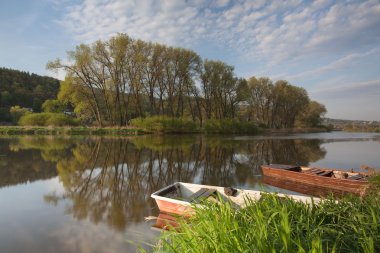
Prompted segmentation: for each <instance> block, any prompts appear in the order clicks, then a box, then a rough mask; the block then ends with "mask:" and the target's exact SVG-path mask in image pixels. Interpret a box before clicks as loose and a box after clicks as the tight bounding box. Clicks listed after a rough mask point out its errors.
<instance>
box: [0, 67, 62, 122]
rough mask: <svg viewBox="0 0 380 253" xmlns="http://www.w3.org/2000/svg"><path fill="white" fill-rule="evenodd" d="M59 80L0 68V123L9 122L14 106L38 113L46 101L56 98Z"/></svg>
mask: <svg viewBox="0 0 380 253" xmlns="http://www.w3.org/2000/svg"><path fill="white" fill-rule="evenodd" d="M58 90H59V80H57V79H55V78H52V77H47V76H39V75H36V74H30V73H28V72H23V71H18V70H13V69H7V68H0V122H4V121H10V116H9V108H10V107H11V106H14V105H19V106H21V107H26V108H32V109H33V111H37V112H38V111H40V110H41V105H42V103H43V102H44V101H45V100H46V99H53V98H56V96H57V93H58Z"/></svg>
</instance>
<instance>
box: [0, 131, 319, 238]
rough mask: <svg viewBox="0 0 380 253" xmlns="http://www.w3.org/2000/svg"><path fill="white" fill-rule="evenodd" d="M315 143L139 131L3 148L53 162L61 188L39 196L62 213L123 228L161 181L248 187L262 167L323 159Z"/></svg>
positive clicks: (148, 203) (139, 216)
mask: <svg viewBox="0 0 380 253" xmlns="http://www.w3.org/2000/svg"><path fill="white" fill-rule="evenodd" d="M320 144H321V142H320V141H319V140H305V139H304V140H302V139H300V140H297V139H284V140H280V139H249V140H235V139H233V138H220V137H205V136H142V137H134V138H102V137H98V138H74V139H65V138H50V139H46V138H45V139H44V138H37V139H36V138H21V139H15V140H12V141H11V143H10V146H11V147H12V148H13V149H17V150H24V151H25V152H27V151H28V150H36V149H37V150H40V152H41V156H40V158H39V160H41V161H44V162H45V163H49V164H56V171H57V172H58V176H59V179H60V181H61V182H62V184H63V186H64V189H65V193H64V194H63V195H57V194H50V195H48V196H45V201H47V202H49V203H51V204H53V205H56V204H57V203H59V202H60V201H64V202H65V205H66V206H67V210H66V212H67V213H69V214H71V215H73V217H75V218H76V219H79V220H81V219H90V220H91V221H92V222H94V223H99V222H102V223H103V222H104V223H107V224H108V225H109V226H110V227H112V228H114V229H116V230H119V231H123V230H125V228H126V227H127V226H128V224H130V223H133V222H141V221H142V220H143V219H144V217H145V216H148V215H155V214H157V210H155V204H154V202H153V201H152V200H151V198H150V194H151V193H152V192H154V191H156V190H158V189H160V188H162V187H164V186H166V185H168V184H171V183H173V182H175V181H184V182H196V183H202V184H210V185H221V186H227V185H229V186H237V187H242V186H243V187H244V186H248V187H249V186H252V185H253V184H256V183H257V182H259V181H260V180H261V177H260V176H261V174H262V173H261V169H260V166H261V165H262V164H267V163H285V164H289V163H293V164H295V163H298V164H302V165H307V164H308V163H309V162H314V161H317V160H319V159H321V158H323V157H324V156H325V153H326V152H325V151H324V150H323V149H321V148H320ZM0 148H1V147H0ZM41 158H42V159H41ZM5 159H6V157H5ZM36 160H38V159H34V160H33V162H36ZM0 166H1V163H0ZM41 166H42V164H41ZM0 171H4V170H0ZM13 173H21V174H24V173H28V171H27V170H21V169H20V170H17V169H16V172H13ZM19 178H23V177H22V176H20V177H19ZM24 178H25V177H24ZM13 180H14V179H13ZM12 182H13V181H12Z"/></svg>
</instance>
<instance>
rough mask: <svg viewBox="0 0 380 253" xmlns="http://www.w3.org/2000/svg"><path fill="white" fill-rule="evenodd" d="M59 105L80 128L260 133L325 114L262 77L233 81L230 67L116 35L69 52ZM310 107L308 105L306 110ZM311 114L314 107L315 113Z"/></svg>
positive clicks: (301, 92) (299, 93)
mask: <svg viewBox="0 0 380 253" xmlns="http://www.w3.org/2000/svg"><path fill="white" fill-rule="evenodd" d="M69 59H70V64H65V63H62V62H61V61H60V60H55V61H51V62H49V63H48V65H47V67H48V68H49V69H52V70H57V69H64V70H65V71H66V73H67V76H66V79H65V81H63V82H62V83H61V87H60V92H59V95H58V99H59V100H60V101H62V102H63V103H66V104H67V103H70V104H72V105H73V106H74V111H75V114H76V115H77V117H79V118H81V120H82V122H86V123H91V124H92V123H96V124H98V125H100V126H104V125H110V126H126V125H128V124H130V120H131V119H133V118H145V117H149V116H156V115H159V116H167V117H171V118H173V117H175V118H191V120H192V121H193V122H196V123H198V124H199V126H200V127H203V126H204V125H205V124H206V123H207V121H210V120H225V119H233V120H235V119H238V120H240V121H242V122H246V121H249V122H254V123H256V122H257V123H259V124H261V125H262V126H264V127H271V128H284V127H287V128H291V127H293V126H295V124H296V122H297V121H298V122H300V125H305V126H315V125H317V124H318V123H319V120H320V117H321V115H323V113H325V112H326V109H325V108H324V107H323V105H320V104H319V103H317V102H311V101H310V99H309V97H308V94H307V92H306V90H305V89H303V88H300V87H296V86H294V85H291V84H290V83H288V82H287V81H284V80H279V81H277V82H276V83H275V84H273V83H272V81H271V80H270V79H268V78H259V79H256V78H254V77H253V78H251V79H249V80H248V81H247V80H245V79H242V78H238V77H236V75H235V73H234V67H233V66H230V65H228V64H226V63H224V62H221V61H213V60H207V59H205V60H202V59H201V57H200V56H199V55H198V54H197V53H195V52H194V51H191V50H188V49H183V48H174V47H168V46H165V45H161V44H155V43H150V42H145V41H141V40H134V39H132V38H130V37H128V36H127V35H125V34H118V35H117V36H115V37H112V38H111V39H110V40H108V41H97V42H95V43H94V44H92V45H85V44H81V45H79V46H77V47H76V49H75V50H74V51H72V52H69ZM311 103H313V104H311ZM315 107H316V108H315Z"/></svg>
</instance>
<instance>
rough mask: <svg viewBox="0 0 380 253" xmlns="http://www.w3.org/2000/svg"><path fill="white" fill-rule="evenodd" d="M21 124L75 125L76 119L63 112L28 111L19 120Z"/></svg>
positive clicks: (76, 123)
mask: <svg viewBox="0 0 380 253" xmlns="http://www.w3.org/2000/svg"><path fill="white" fill-rule="evenodd" d="M18 123H19V125H21V126H76V125H78V123H79V122H78V120H76V119H74V118H73V117H70V116H67V115H65V114H63V113H48V112H44V113H30V114H25V115H24V116H22V117H21V118H20V120H19V122H18Z"/></svg>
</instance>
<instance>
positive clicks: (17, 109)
mask: <svg viewBox="0 0 380 253" xmlns="http://www.w3.org/2000/svg"><path fill="white" fill-rule="evenodd" d="M9 112H10V114H11V118H12V122H13V123H17V122H18V121H19V120H20V118H21V117H22V116H24V115H26V114H31V113H32V112H31V111H30V110H29V109H27V108H22V107H21V106H19V105H15V106H12V107H11V108H10V109H9Z"/></svg>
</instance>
